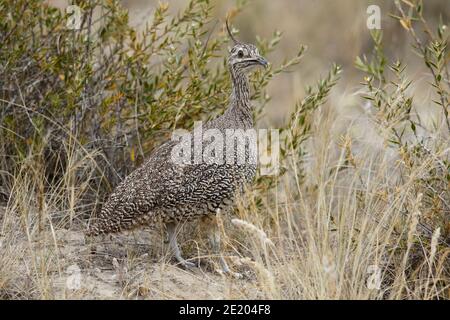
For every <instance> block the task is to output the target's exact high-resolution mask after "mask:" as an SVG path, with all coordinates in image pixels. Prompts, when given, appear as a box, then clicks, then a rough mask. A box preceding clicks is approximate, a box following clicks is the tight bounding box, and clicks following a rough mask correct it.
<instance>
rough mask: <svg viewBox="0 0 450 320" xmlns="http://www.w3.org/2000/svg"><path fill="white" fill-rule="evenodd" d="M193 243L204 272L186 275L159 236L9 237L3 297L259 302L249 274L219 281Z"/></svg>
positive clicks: (183, 239) (189, 252)
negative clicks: (241, 300) (252, 299)
mask: <svg viewBox="0 0 450 320" xmlns="http://www.w3.org/2000/svg"><path fill="white" fill-rule="evenodd" d="M0 209H1V208H0ZM2 215H3V212H2V211H1V210H0V217H1V216H2ZM0 227H2V219H0ZM3 227H4V226H3ZM16 230H18V229H16ZM19 230H20V228H19ZM191 232H192V231H191ZM193 237H194V239H193V238H192V235H187V234H184V235H181V236H180V245H181V247H182V250H184V256H185V258H193V257H194V258H195V257H196V258H195V259H194V260H195V261H196V262H197V263H198V264H199V267H198V268H193V269H190V270H184V269H181V268H179V267H177V266H176V263H175V262H174V261H173V258H172V257H171V255H170V253H169V249H168V245H167V244H165V243H164V236H163V235H162V234H161V231H159V230H140V231H135V232H133V233H129V234H119V235H113V236H104V237H97V238H94V239H86V238H85V236H84V233H83V232H82V231H73V230H67V229H56V230H55V231H53V232H52V231H51V230H48V231H44V232H42V233H41V235H40V238H38V237H37V236H35V237H33V240H32V241H28V239H27V237H26V236H25V235H18V234H16V235H15V236H14V237H10V235H9V234H7V233H5V234H4V235H2V239H1V240H2V246H1V248H0V251H1V252H2V256H1V257H0V272H1V273H2V276H3V277H4V279H8V281H7V282H6V283H5V282H3V283H2V281H0V293H1V292H2V291H3V293H2V295H5V293H6V297H7V298H36V299H39V298H49V299H233V298H242V297H248V298H257V297H258V290H257V284H256V279H255V276H254V275H252V274H251V272H250V271H249V270H245V269H242V268H243V267H241V270H236V268H235V270H236V271H239V272H240V273H241V274H242V275H243V277H242V278H240V279H237V278H235V277H232V276H225V275H222V274H220V273H218V272H217V271H216V270H215V268H216V265H215V264H214V261H215V260H214V259H213V258H211V257H210V256H208V253H207V252H206V251H205V250H206V249H205V248H204V246H203V248H202V245H199V242H198V241H197V240H198V239H201V238H200V237H197V238H198V239H195V237H196V235H195V234H194V235H193ZM30 253H31V254H30ZM2 286H3V287H2Z"/></svg>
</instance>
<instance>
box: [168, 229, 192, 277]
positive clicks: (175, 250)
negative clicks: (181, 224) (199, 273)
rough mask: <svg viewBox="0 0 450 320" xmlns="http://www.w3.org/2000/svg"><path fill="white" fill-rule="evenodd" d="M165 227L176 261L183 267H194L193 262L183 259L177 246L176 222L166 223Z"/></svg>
mask: <svg viewBox="0 0 450 320" xmlns="http://www.w3.org/2000/svg"><path fill="white" fill-rule="evenodd" d="M166 228H167V233H168V235H169V243H170V247H171V248H172V251H173V253H174V255H175V258H176V259H177V261H178V262H179V263H180V264H181V265H182V266H183V267H184V268H192V267H195V264H194V263H192V262H189V261H186V260H184V259H183V257H182V256H181V252H180V248H179V247H178V242H177V224H176V223H175V222H169V223H166Z"/></svg>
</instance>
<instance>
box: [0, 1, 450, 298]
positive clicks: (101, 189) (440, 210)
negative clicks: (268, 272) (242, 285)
mask: <svg viewBox="0 0 450 320" xmlns="http://www.w3.org/2000/svg"><path fill="white" fill-rule="evenodd" d="M447 2H448V1H447V0H427V1H420V0H414V1H413V0H401V1H365V0H364V1H351V0H340V1H327V0H320V1H317V0H315V1H307V0H297V1H287V0H283V1H268V0H255V1H243V0H238V1H219V0H217V1H206V0H193V1H190V2H187V1H170V2H167V3H166V2H160V1H145V0H134V1H132V0H128V1H114V0H91V1H73V4H76V5H78V6H79V7H80V8H81V10H82V16H81V18H82V20H81V28H80V29H79V30H72V29H70V28H68V27H67V21H68V19H70V16H69V15H68V14H67V13H66V11H65V8H66V7H67V6H68V5H69V2H68V1H60V0H52V1H38V0H28V1H26V0H18V1H2V0H0V10H1V13H2V14H1V15H0V42H1V43H2V46H1V47H0V86H1V87H0V90H1V92H0V202H1V203H4V204H5V208H6V209H5V211H4V214H3V215H2V214H1V213H2V212H0V225H1V230H0V243H2V241H3V243H9V244H11V246H10V247H9V248H10V249H8V250H10V251H9V252H6V254H4V255H2V256H1V257H0V296H1V295H3V294H4V295H5V296H14V295H19V296H20V295H22V294H25V293H24V292H26V290H22V291H20V292H19V293H13V294H12V293H11V292H12V291H11V290H12V289H11V288H12V287H14V286H15V284H14V283H15V281H16V279H17V278H20V277H21V273H20V272H19V271H20V269H19V268H18V267H17V265H18V261H21V260H20V259H22V258H23V256H24V255H21V252H22V253H24V252H26V250H28V249H29V248H28V249H26V248H25V249H23V251H19V250H15V249H14V243H20V241H23V240H24V239H27V241H30V243H31V242H32V241H35V240H36V239H38V240H39V241H40V239H41V238H40V235H41V232H43V231H45V230H47V231H48V230H52V231H53V230H54V228H56V229H57V230H58V229H59V230H63V229H64V230H66V229H70V230H84V229H85V228H86V224H87V221H88V218H89V217H90V216H91V215H92V214H95V212H97V211H98V209H99V208H100V207H101V203H102V201H103V199H104V197H105V196H107V195H108V194H109V192H110V191H111V190H112V188H113V187H114V186H115V185H117V184H118V183H119V181H120V180H121V179H122V178H123V177H125V176H126V175H127V174H128V173H129V172H131V171H132V170H133V169H135V168H136V167H137V166H138V165H139V164H140V163H141V162H142V160H143V158H144V157H145V156H146V155H148V153H149V152H150V151H151V150H152V149H153V148H154V147H155V146H157V145H159V144H160V143H161V142H162V141H164V140H166V139H169V138H170V134H171V133H172V131H173V129H175V128H191V127H192V125H193V122H194V121H198V120H207V119H210V118H212V117H215V116H217V115H218V114H220V113H221V112H223V110H224V109H225V108H226V107H227V103H228V98H229V93H230V80H229V75H228V70H227V67H226V55H227V50H228V48H229V47H230V43H229V39H228V37H227V35H226V32H224V21H225V17H226V16H227V15H228V16H229V17H230V19H231V22H232V25H233V30H234V32H235V33H236V37H237V38H239V39H240V40H242V41H246V42H251V43H255V44H256V45H257V46H258V47H259V48H260V51H261V52H262V54H263V55H265V56H266V57H267V59H268V60H269V61H270V62H271V67H270V68H269V69H268V70H264V71H262V70H260V71H258V72H256V74H255V75H254V76H252V77H251V86H252V100H253V104H254V105H255V118H256V119H257V120H258V121H257V125H258V126H261V127H274V128H280V129H281V130H282V132H283V133H284V134H285V136H284V137H285V138H283V140H282V144H281V151H282V152H281V155H282V157H281V164H282V167H283V170H282V173H283V172H286V171H289V170H290V173H291V174H290V175H287V177H286V176H284V177H283V176H282V177H269V178H267V177H265V178H264V177H259V179H258V181H257V184H256V186H255V188H254V190H253V191H252V192H253V193H251V194H252V195H253V198H252V201H254V202H255V207H254V208H250V209H248V208H247V209H248V210H249V211H246V212H250V213H251V214H249V215H248V217H247V218H248V219H249V220H252V221H253V223H255V224H256V225H257V226H258V227H261V228H262V229H263V230H266V231H267V232H268V234H269V235H270V236H272V235H277V237H278V241H279V242H280V243H294V242H296V241H298V240H299V239H300V238H301V236H300V234H301V233H300V232H299V229H295V228H294V229H289V228H292V225H291V221H290V220H289V219H290V217H291V215H293V216H295V219H297V220H296V222H298V221H301V222H302V223H299V225H300V226H302V227H303V226H308V228H309V229H307V231H308V232H309V233H308V234H310V235H311V238H310V239H309V240H311V241H309V242H307V243H320V244H321V245H323V246H324V248H315V250H316V251H317V252H316V251H314V253H311V250H309V249H310V248H307V245H305V246H304V247H303V246H300V247H301V250H297V249H298V247H297V249H296V250H297V251H296V250H294V251H289V250H290V248H291V247H290V246H289V245H287V246H286V247H285V246H280V247H281V248H283V250H284V249H285V248H286V252H283V253H282V256H283V255H284V257H286V259H287V260H286V261H282V262H283V266H281V265H280V266H279V267H280V268H282V267H284V266H285V265H289V263H290V261H291V260H290V259H291V257H294V256H295V257H298V259H297V260H295V259H292V261H296V263H298V264H297V265H295V267H299V266H300V264H301V261H306V262H308V261H310V260H308V259H306V260H305V259H303V258H304V257H307V256H308V254H312V255H314V254H316V253H317V254H318V257H319V258H317V257H312V258H313V259H312V260H311V261H313V260H314V261H315V262H317V259H319V260H320V259H322V258H323V252H325V251H326V250H331V251H333V250H334V251H337V252H334V251H333V252H334V254H333V255H332V256H336V257H338V256H339V254H340V253H342V251H340V250H341V249H342V248H343V247H346V246H347V247H348V248H351V251H350V253H348V254H349V255H351V257H354V256H353V254H354V253H355V252H359V254H357V255H355V258H354V259H356V260H357V263H360V264H358V267H360V268H361V269H360V271H359V272H357V274H356V275H355V274H353V273H347V271H348V270H347V268H348V266H346V263H347V262H345V261H347V256H346V257H345V259H344V258H343V257H342V256H339V257H341V258H342V259H343V260H342V261H344V262H342V265H339V266H342V270H343V271H342V272H343V274H344V275H345V276H343V278H342V279H343V280H344V281H343V282H342V286H347V284H348V283H349V281H350V282H351V283H352V284H355V283H364V281H363V278H364V276H361V274H362V275H364V274H365V272H366V271H365V270H366V269H367V268H366V267H367V264H368V263H369V262H370V261H368V260H369V257H370V258H372V255H376V259H378V255H379V254H380V255H382V256H389V259H388V260H389V263H387V264H386V268H385V269H384V272H386V274H387V275H386V288H387V289H386V290H385V291H383V292H381V293H376V294H374V293H367V296H371V297H378V298H385V297H387V296H389V295H390V296H389V297H391V298H403V297H409V298H412V297H425V298H436V297H448V296H449V295H448V294H449V292H450V291H449V286H450V282H449V281H448V280H449V272H450V265H449V259H448V255H449V254H450V249H449V243H450V240H449V239H450V219H449V216H450V192H449V190H450V161H449V150H448V147H449V134H450V124H449V117H448V112H449V101H448V99H449V94H448V92H449V74H448V62H449V58H450V57H449V51H448V48H447V40H448V34H449V30H448V27H447V25H446V24H447V23H448V18H449V14H450V13H449V11H448V8H449V6H448V3H447ZM372 4H376V5H379V7H380V9H381V17H382V20H381V31H379V32H370V30H368V28H367V27H366V20H367V18H368V14H367V12H366V10H367V7H368V6H369V5H372ZM306 47H307V49H306ZM374 177H375V178H374ZM278 178H280V180H277V179H278ZM284 178H287V182H286V181H285V183H286V185H282V186H281V184H282V183H281V182H282V181H284V180H282V179H284ZM339 183H342V185H341V184H339ZM291 188H292V189H291ZM289 190H294V191H295V192H292V194H290V195H289V194H288V193H289V192H288V191H289ZM285 193H286V195H285ZM342 193H344V194H342ZM278 197H280V199H281V200H280V199H279V198H278ZM284 197H286V198H284ZM346 197H347V198H346ZM341 199H347V200H348V201H347V200H342V201H343V203H344V204H345V203H347V204H349V203H351V205H348V206H349V207H348V208H347V207H345V205H344V204H342V203H341V202H340V201H341ZM282 200H283V201H284V200H285V202H284V203H282V202H283V201H282ZM288 200H289V201H288ZM278 201H280V203H282V205H286V206H287V207H289V206H290V205H293V207H290V208H289V209H286V210H287V211H288V213H287V216H286V217H284V216H283V217H282V218H280V216H279V215H278V210H279V208H278V206H279V205H280V203H278ZM346 201H347V202H346ZM335 203H337V204H342V206H341V205H335ZM326 205H329V206H330V207H326ZM300 206H302V210H299V209H298V207H300ZM419 207H420V208H421V209H420V210H419ZM274 208H275V209H274ZM247 209H246V210H247ZM280 210H281V209H280ZM241 211H242V210H241ZM273 212H276V215H275V214H274V213H273ZM348 212H355V217H356V216H357V217H358V218H355V219H354V220H352V217H351V216H349V215H348ZM418 212H421V213H420V214H419V213H418ZM309 214H311V216H309ZM419 216H420V219H419ZM257 218H258V219H259V220H256V221H255V219H257ZM295 219H294V220H295ZM305 219H306V220H307V219H313V221H316V220H314V219H317V224H313V226H311V225H308V224H304V223H303V222H305V221H304V220H305ZM320 219H323V220H320ZM359 219H361V221H360V220H359ZM287 225H289V228H288V227H287ZM365 226H366V227H367V226H369V227H367V228H368V229H370V232H372V233H370V232H369V231H366V232H368V234H369V233H370V234H371V235H374V236H373V237H371V238H370V239H371V240H368V241H372V242H370V243H369V244H364V241H363V240H365V238H361V239H360V241H359V242H358V243H360V244H361V246H360V247H358V246H357V247H356V248H355V249H354V251H353V247H352V246H353V244H354V243H355V241H354V238H353V236H352V234H353V232H357V233H358V234H364V232H362V231H361V232H360V230H362V229H364V228H365ZM386 226H387V227H386ZM416 227H417V230H418V231H417V235H416V234H415V230H416ZM283 228H285V229H283ZM386 229H387V230H388V231H386V232H384V231H383V232H382V233H380V230H386ZM336 230H337V231H339V237H341V238H339V239H340V241H342V243H340V244H341V246H339V245H336V242H334V241H332V240H330V239H333V236H334V235H335V233H333V232H335V231H336ZM355 230H356V231H355ZM411 230H413V231H411ZM379 233H380V234H382V235H379ZM302 234H303V233H302ZM375 235H376V237H375ZM378 236H380V239H381V240H380V239H378ZM416 236H417V237H416ZM38 240H36V241H38ZM328 240H330V242H328ZM42 241H43V243H45V244H46V245H48V243H49V242H48V241H50V243H52V242H51V241H53V239H52V238H51V237H50V238H47V239H46V240H45V239H44V240H42ZM45 241H47V242H45ZM320 241H323V242H320ZM242 243H245V241H242ZM302 245H304V244H302ZM325 247H326V248H327V249H326V250H325ZM30 248H31V245H30ZM330 248H331V249H330ZM259 249H261V248H259ZM303 249H305V250H306V249H308V250H306V253H305V252H304V251H302V250H303ZM321 249H323V250H324V251H323V252H322V251H321ZM369 249H370V250H369ZM365 250H367V251H365ZM241 251H242V252H245V250H244V249H242V250H241ZM264 252H265V251H264ZM44 253H45V254H49V253H48V252H47V251H45V252H44ZM259 253H260V252H259ZM255 255H256V253H255ZM319 255H322V256H319ZM50 256H51V257H52V258H51V259H50V258H49V259H47V260H45V259H44V260H45V261H51V260H52V259H54V258H55V257H54V256H52V255H50ZM392 257H393V258H392ZM430 257H431V258H432V259H431V258H430ZM434 258H436V264H435V265H433V266H429V265H430V262H429V261H430V259H431V260H433V259H434ZM352 259H353V258H352ZM279 262H280V261H278V260H277V261H276V262H274V263H275V265H277V263H279ZM355 265H356V264H355ZM277 266H278V265H277ZM47 267H48V265H46V268H47ZM289 267H290V265H289ZM46 268H43V269H42V270H44V271H42V273H39V274H38V276H36V275H35V276H36V277H37V278H36V279H37V280H39V281H41V280H42V279H44V278H45V276H47V275H48V274H50V273H51V272H50V271H49V270H48V269H46ZM299 268H300V267H299ZM301 268H304V269H301V272H290V273H289V274H305V278H304V279H303V280H301V281H300V282H299V283H297V285H296V286H295V287H301V286H303V285H305V283H307V282H308V281H307V280H305V279H309V278H311V279H313V280H314V281H315V279H316V278H314V277H315V276H318V275H317V274H316V275H313V276H312V277H308V276H307V274H308V272H314V270H318V269H317V268H315V265H314V267H312V265H302V266H301ZM18 270H19V271H18ZM40 270H41V269H40ZM280 270H281V269H280ZM344 271H345V272H344ZM43 275H45V276H43ZM319 276H322V275H319ZM42 277H43V278H42ZM45 279H47V278H45ZM45 279H44V280H45ZM355 279H358V281H359V282H358V281H356V280H355ZM47 280H48V279H47ZM297 280H298V279H286V278H283V279H281V280H280V281H281V282H280V283H283V281H284V283H295V281H297ZM322 280H323V279H322ZM39 281H37V282H38V283H39V284H38V285H36V286H35V287H34V288H35V289H36V291H37V292H38V293H37V295H38V296H39V295H40V296H45V295H46V294H47V291H46V290H47V289H48V288H47V286H46V285H45V284H44V283H46V282H45V281H44V282H39ZM324 281H325V280H324ZM327 281H328V280H327ZM11 283H13V285H11ZM277 283H278V282H277ZM314 283H322V282H320V281H315V282H314ZM323 283H324V285H323V286H322V287H323V288H328V287H327V286H328V285H329V283H328V282H326V283H325V282H323ZM314 286H315V284H311V287H308V288H307V290H306V289H305V290H306V292H311V297H317V296H320V294H318V293H317V295H315V294H316V292H315V291H314V289H313V287H314ZM361 286H362V285H361ZM408 286H410V287H408ZM430 288H431V289H430ZM269 289H270V290H269V291H270V292H269V291H268V292H269V293H268V297H278V296H277V295H274V293H273V292H274V290H275V289H274V288H269ZM291 289H292V291H289V294H287V295H285V296H284V297H291V298H298V297H304V294H305V291H302V292H301V293H299V292H298V291H296V289H295V288H294V286H292V287H291ZM351 289H352V290H349V291H348V292H345V294H346V295H344V296H349V297H360V296H359V294H360V293H361V292H363V293H362V296H364V297H367V296H366V291H361V292H360V291H359V290H360V289H361V288H360V286H359V284H358V286H357V287H356V286H355V287H351ZM353 289H354V290H353ZM2 290H3V291H2ZM277 290H278V289H277ZM280 290H281V289H280ZM275 291H276V290H275ZM325 291H326V292H335V291H332V290H331V291H330V290H325ZM336 295H337V297H340V296H339V295H338V293H336ZM25 296H26V295H25Z"/></svg>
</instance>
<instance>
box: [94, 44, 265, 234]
mask: <svg viewBox="0 0 450 320" xmlns="http://www.w3.org/2000/svg"><path fill="white" fill-rule="evenodd" d="M228 64H229V69H230V74H231V79H232V83H233V89H232V93H231V99H230V105H229V107H228V109H227V110H226V111H225V113H224V114H223V115H222V116H220V117H218V118H216V119H214V120H212V121H210V122H208V123H206V124H204V125H203V131H205V130H207V129H212V128H214V129H218V130H219V131H220V132H222V133H223V134H224V135H225V130H227V129H242V130H247V129H251V128H253V120H252V110H251V105H250V100H249V87H248V82H247V76H246V72H248V71H249V70H250V69H251V68H252V67H253V66H256V65H267V62H266V61H265V60H264V59H263V58H262V57H260V56H259V53H258V50H257V49H256V47H254V46H253V45H248V44H242V43H239V42H237V41H236V42H235V45H234V46H233V48H232V50H231V52H230V57H229V59H228ZM191 134H192V133H191ZM194 143H195V142H194ZM255 143H256V142H255ZM175 144H176V142H175V141H168V142H166V143H164V144H162V145H161V146H160V147H158V148H156V149H155V150H154V151H153V153H152V154H151V155H150V157H149V158H148V159H147V160H146V161H145V162H144V163H143V164H142V165H141V166H140V167H139V168H138V169H136V170H135V171H134V172H132V173H131V174H130V175H129V176H128V177H126V179H125V180H123V181H122V182H121V183H120V184H119V185H118V186H117V188H116V189H115V190H114V192H113V193H112V194H111V195H110V196H109V199H108V200H107V202H106V203H105V204H104V205H103V207H102V210H101V213H100V214H99V216H98V218H97V219H95V220H93V222H92V224H91V226H90V228H89V231H88V234H89V235H98V234H105V233H113V232H120V231H124V230H131V229H134V228H136V227H139V226H142V225H152V224H154V223H156V222H157V221H161V222H163V223H173V222H176V223H178V222H181V221H187V220H191V219H193V218H198V217H201V216H205V215H214V214H216V212H217V210H218V209H224V208H228V207H229V206H231V205H232V203H233V198H234V196H235V193H236V192H237V191H239V189H240V188H242V186H243V185H244V184H245V183H249V182H251V181H252V179H253V177H254V175H255V172H256V159H253V160H254V161H250V162H246V163H244V164H237V163H231V164H230V163H224V164H215V163H200V164H182V165H180V164H176V163H174V162H173V161H171V152H172V149H173V147H174V146H175ZM247 151H248V150H247ZM224 154H226V153H225V152H224ZM246 156H247V157H255V155H254V154H251V153H250V154H249V153H248V152H247V153H246Z"/></svg>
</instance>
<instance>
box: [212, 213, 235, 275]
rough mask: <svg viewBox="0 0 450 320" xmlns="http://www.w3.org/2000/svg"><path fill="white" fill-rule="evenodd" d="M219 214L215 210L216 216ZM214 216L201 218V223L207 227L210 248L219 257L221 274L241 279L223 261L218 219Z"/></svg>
mask: <svg viewBox="0 0 450 320" xmlns="http://www.w3.org/2000/svg"><path fill="white" fill-rule="evenodd" d="M219 214H220V209H218V210H217V215H219ZM217 215H216V216H206V217H204V218H203V223H204V224H205V225H206V226H207V227H208V229H209V232H208V239H209V243H210V245H211V248H212V250H213V252H214V254H215V255H217V256H218V257H219V262H220V267H221V269H222V270H221V272H223V273H226V274H230V275H233V276H235V277H237V278H240V277H242V276H241V274H239V273H237V272H232V271H231V270H230V268H229V267H228V264H227V262H226V261H225V258H224V257H223V255H222V252H221V245H220V244H221V243H220V242H221V241H220V229H219V218H218V217H217Z"/></svg>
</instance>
